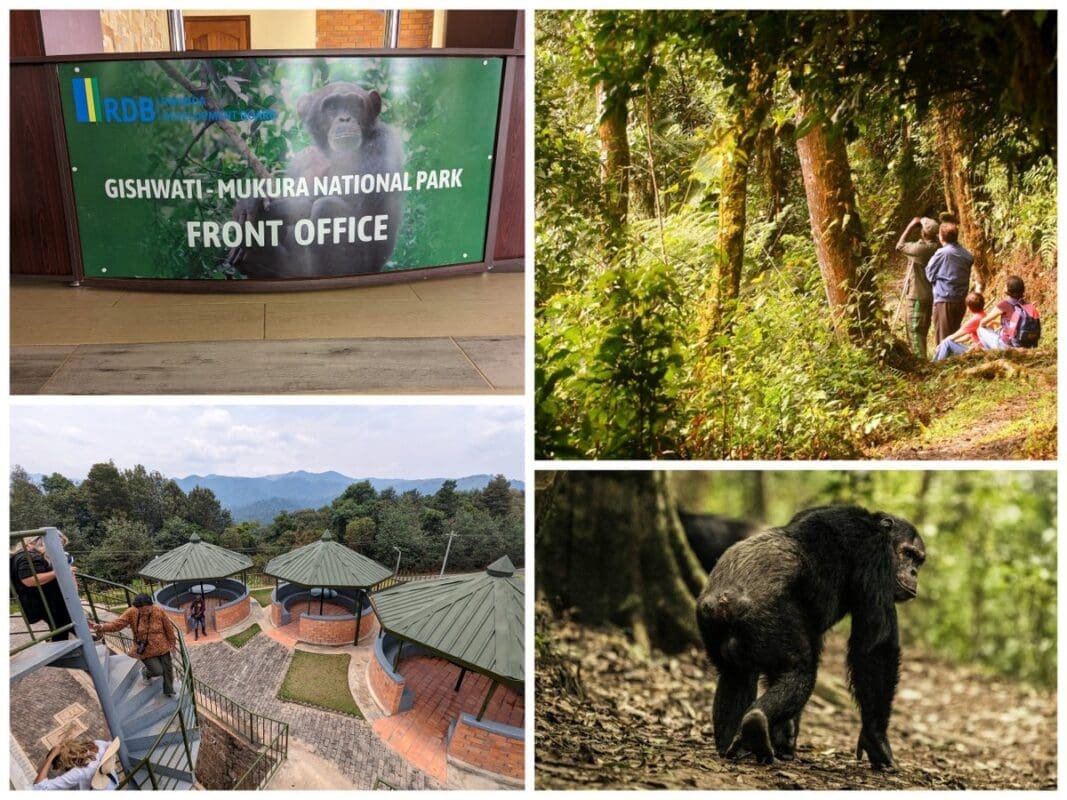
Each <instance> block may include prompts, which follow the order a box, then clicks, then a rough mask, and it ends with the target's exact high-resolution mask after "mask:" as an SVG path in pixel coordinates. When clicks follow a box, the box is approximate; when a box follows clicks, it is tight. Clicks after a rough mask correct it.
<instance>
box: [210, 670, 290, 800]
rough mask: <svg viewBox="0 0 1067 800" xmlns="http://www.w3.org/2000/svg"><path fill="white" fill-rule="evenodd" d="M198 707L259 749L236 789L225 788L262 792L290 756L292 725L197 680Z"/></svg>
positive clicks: (236, 783)
mask: <svg viewBox="0 0 1067 800" xmlns="http://www.w3.org/2000/svg"><path fill="white" fill-rule="evenodd" d="M193 687H194V693H195V695H196V699H197V704H198V706H197V707H198V708H199V709H200V710H201V711H202V712H205V713H208V714H210V715H211V716H213V717H215V718H216V719H217V720H218V721H219V722H221V723H223V724H224V725H226V726H228V727H229V728H231V729H232V730H233V731H234V732H236V733H237V734H238V735H239V736H241V737H243V738H244V739H245V740H246V741H247V742H248V743H249V744H250V745H252V746H253V747H256V748H259V753H258V755H257V756H256V759H255V761H253V762H252V764H251V765H250V766H249V768H248V769H247V770H245V773H244V774H243V775H242V776H241V777H240V778H238V779H237V780H236V781H235V782H234V785H233V786H229V787H213V788H225V789H252V790H255V789H263V788H265V787H266V785H267V784H268V783H269V782H270V780H271V778H273V777H274V774H275V773H276V772H277V771H278V768H279V767H280V766H281V764H282V762H283V761H285V759H286V758H287V757H288V755H289V724H288V723H287V722H281V721H279V720H276V719H272V718H271V717H267V716H264V715H262V714H257V713H256V712H254V711H252V710H251V709H249V708H245V707H244V706H242V705H241V704H240V703H238V702H236V701H234V700H232V699H231V698H229V697H227V696H226V695H224V694H223V693H222V692H220V691H219V690H218V689H215V688H213V687H211V686H208V685H207V684H206V683H204V682H203V681H200V680H194V683H193Z"/></svg>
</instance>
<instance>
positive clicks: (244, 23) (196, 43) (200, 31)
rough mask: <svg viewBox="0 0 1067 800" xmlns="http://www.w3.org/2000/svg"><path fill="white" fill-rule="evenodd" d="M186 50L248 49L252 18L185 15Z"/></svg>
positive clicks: (249, 47)
mask: <svg viewBox="0 0 1067 800" xmlns="http://www.w3.org/2000/svg"><path fill="white" fill-rule="evenodd" d="M184 22H185V49H186V50H249V49H251V47H252V20H251V18H250V17H249V16H247V15H245V16H237V17H185V18H184Z"/></svg>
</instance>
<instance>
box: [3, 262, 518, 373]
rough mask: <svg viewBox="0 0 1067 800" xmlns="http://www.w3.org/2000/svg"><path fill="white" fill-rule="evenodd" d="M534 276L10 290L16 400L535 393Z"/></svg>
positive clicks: (30, 286) (31, 286) (22, 287)
mask: <svg viewBox="0 0 1067 800" xmlns="http://www.w3.org/2000/svg"><path fill="white" fill-rule="evenodd" d="M523 306H524V276H523V275H522V274H521V273H485V274H480V275H465V276H456V277H451V278H439V279H434V280H429V279H426V280H421V281H418V282H413V283H406V284H397V285H391V286H367V287H361V288H359V289H337V290H330V291H314V292H291V293H262V294H187V293H172V292H133V291H117V290H111V289H101V288H78V289H74V288H71V287H68V286H66V285H64V284H55V283H50V284H24V283H16V284H13V285H12V287H11V391H12V393H14V394H38V393H40V394H214V393H235V394H237V393H240V394H274V393H291V392H301V393H310V392H344V393H409V392H418V393H431V392H449V393H479V394H493V393H504V394H519V393H521V392H522V388H523V330H524V315H523Z"/></svg>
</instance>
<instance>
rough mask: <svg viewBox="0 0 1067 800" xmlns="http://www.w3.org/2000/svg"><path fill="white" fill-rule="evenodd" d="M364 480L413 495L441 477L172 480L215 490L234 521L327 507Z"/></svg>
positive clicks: (469, 480)
mask: <svg viewBox="0 0 1067 800" xmlns="http://www.w3.org/2000/svg"><path fill="white" fill-rule="evenodd" d="M492 479H493V476H492V475H467V476H465V477H462V478H455V479H454V480H455V481H456V490H457V491H461V492H469V491H472V490H474V489H484V488H485V486H486V485H487V484H488V483H489V481H490V480H492ZM364 480H365V481H369V482H370V485H371V486H373V487H374V489H375V491H378V492H380V491H382V490H383V489H393V490H394V491H396V492H397V493H398V494H403V493H404V492H408V491H411V490H415V491H416V492H418V493H419V494H423V495H428V494H434V493H435V492H436V491H437V490H438V489H440V488H441V486H442V485H443V484H444V482H445V480H447V479H446V478H420V479H414V480H411V479H404V478H351V477H349V476H347V475H342V474H341V473H340V472H333V471H330V472H305V471H304V470H300V471H297V472H286V473H284V474H281V475H264V476H262V477H258V478H247V477H240V476H232V475H189V476H187V477H185V478H175V482H176V483H177V484H178V485H179V486H180V487H181V488H182V491H184V492H189V491H190V490H192V489H194V488H196V487H197V486H202V487H204V488H205V489H210V490H211V491H212V492H214V493H215V496H216V497H217V498H218V499H219V502H220V503H221V504H222V506H223V508H225V509H227V510H228V511H229V512H230V514H231V515H232V516H233V519H234V522H245V521H254V522H263V523H267V522H271V521H273V519H274V518H275V517H276V516H277V515H278V514H280V513H281V512H282V511H299V510H300V509H303V508H321V507H322V506H325V505H329V504H330V503H331V502H332V501H333V500H334V498H336V497H337V496H338V495H339V494H341V493H342V492H343V491H344V490H345V489H347V488H348V487H349V486H350V485H351V484H353V483H359V482H360V481H364ZM509 483H510V484H511V488H513V489H518V490H520V491H523V490H524V488H525V487H524V484H523V482H522V481H517V480H512V481H509Z"/></svg>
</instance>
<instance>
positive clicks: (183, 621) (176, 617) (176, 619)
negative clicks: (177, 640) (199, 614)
mask: <svg viewBox="0 0 1067 800" xmlns="http://www.w3.org/2000/svg"><path fill="white" fill-rule="evenodd" d="M160 608H162V609H163V613H164V614H166V615H167V617H168V618H169V619H170V621H171V622H173V623H174V624H175V625H177V626H178V630H180V631H181V632H182V633H188V632H189V620H188V619H187V618H186V616H185V613H184V612H182V611H172V610H171V609H169V608H167V607H165V606H160Z"/></svg>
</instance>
